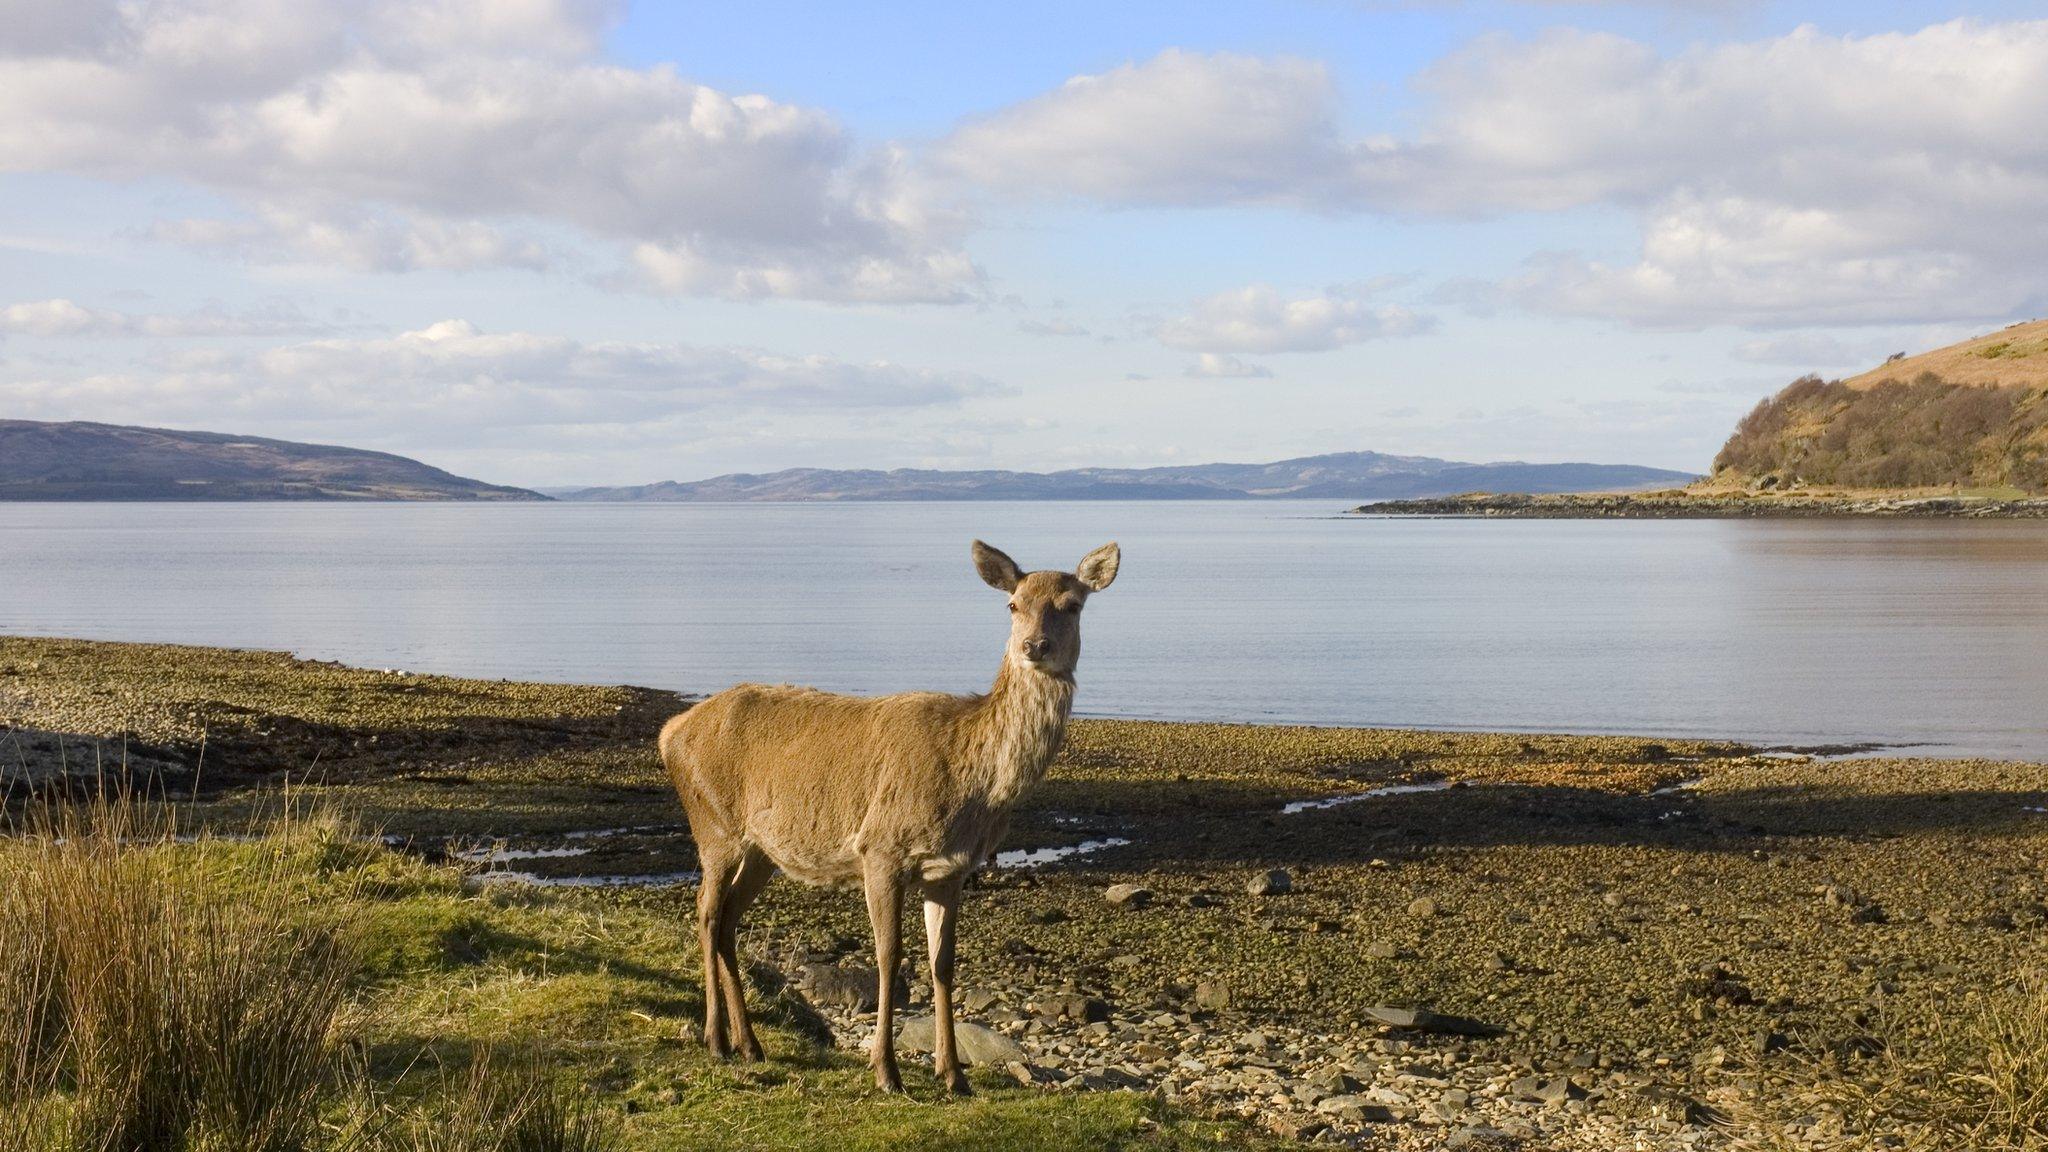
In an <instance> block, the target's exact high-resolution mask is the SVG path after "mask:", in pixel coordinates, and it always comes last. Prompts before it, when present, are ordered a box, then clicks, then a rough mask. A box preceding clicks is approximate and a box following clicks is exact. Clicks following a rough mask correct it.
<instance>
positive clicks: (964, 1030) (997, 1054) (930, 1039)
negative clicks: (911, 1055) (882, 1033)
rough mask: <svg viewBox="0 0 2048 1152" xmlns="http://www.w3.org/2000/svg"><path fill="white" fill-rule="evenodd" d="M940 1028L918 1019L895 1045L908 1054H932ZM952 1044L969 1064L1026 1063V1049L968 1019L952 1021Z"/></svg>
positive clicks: (926, 1019) (905, 1026)
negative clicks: (930, 1052)
mask: <svg viewBox="0 0 2048 1152" xmlns="http://www.w3.org/2000/svg"><path fill="white" fill-rule="evenodd" d="M936 1035H937V1029H936V1028H935V1027H934V1026H933V1023H932V1018H931V1017H929V1016H915V1017H912V1018H910V1019H908V1020H905V1021H904V1022H903V1028H902V1030H901V1031H899V1032H897V1033H896V1043H897V1045H898V1046H899V1047H901V1048H902V1049H903V1050H904V1051H906V1052H929V1051H931V1050H932V1046H933V1045H934V1044H935V1043H937V1041H936V1039H935V1036H936ZM953 1044H954V1046H955V1048H956V1049H957V1050H958V1052H959V1054H960V1059H961V1060H963V1061H965V1062H966V1063H969V1064H985V1065H990V1066H1005V1065H1009V1064H1022V1063H1023V1062H1024V1057H1025V1052H1024V1046H1023V1045H1022V1044H1019V1043H1017V1042H1016V1041H1015V1040H1012V1039H1010V1038H1009V1037H1008V1036H1005V1035H1003V1034H1002V1033H1000V1032H997V1031H995V1030H994V1029H991V1028H984V1027H982V1026H981V1025H979V1024H973V1023H970V1022H968V1021H966V1020H955V1021H953Z"/></svg>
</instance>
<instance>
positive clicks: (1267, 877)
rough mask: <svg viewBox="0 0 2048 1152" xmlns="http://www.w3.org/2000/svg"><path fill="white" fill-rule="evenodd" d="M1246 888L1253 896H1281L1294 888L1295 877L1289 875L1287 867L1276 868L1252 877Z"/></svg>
mask: <svg viewBox="0 0 2048 1152" xmlns="http://www.w3.org/2000/svg"><path fill="white" fill-rule="evenodd" d="M1244 890H1245V892H1247V893H1248V894H1250V895H1253V896H1279V895H1281V894H1282V893H1286V892H1291V891H1293V890H1294V877H1292V876H1289V875H1288V874H1287V869H1285V868H1275V869H1273V870H1272V871H1270V872H1262V873H1260V874H1259V875H1257V876H1254V877H1252V878H1251V880H1250V881H1249V882H1247V883H1246V884H1245V886H1244Z"/></svg>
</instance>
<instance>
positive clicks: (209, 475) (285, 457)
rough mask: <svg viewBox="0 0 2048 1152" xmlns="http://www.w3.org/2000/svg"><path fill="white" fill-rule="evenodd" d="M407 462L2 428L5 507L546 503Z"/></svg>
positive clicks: (317, 449)
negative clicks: (31, 503)
mask: <svg viewBox="0 0 2048 1152" xmlns="http://www.w3.org/2000/svg"><path fill="white" fill-rule="evenodd" d="M545 499H547V497H545V496H542V495H540V494H539V493H537V492H529V491H527V490H526V489H524V488H511V487H507V486H504V485H500V484H485V483H483V482H482V481H480V480H471V479H468V478H466V477H462V476H457V475H454V474H453V473H450V472H444V471H442V470H441V469H439V468H434V467H431V466H429V465H426V464H422V463H420V462H419V461H417V460H413V459H409V458H407V457H404V456H394V455H392V454H390V453H388V452H368V451H364V450H363V449H360V448H342V447H337V446H334V445H328V444H300V443H295V442H293V441H290V440H268V439H265V438H263V437H260V436H232V435H227V434H224V433H220V432H181V431H175V430H172V429H168V428H135V427H128V426H125V425H119V424H95V423H90V422H86V421H72V422H68V423H45V422H42V421H36V420H0V500H545Z"/></svg>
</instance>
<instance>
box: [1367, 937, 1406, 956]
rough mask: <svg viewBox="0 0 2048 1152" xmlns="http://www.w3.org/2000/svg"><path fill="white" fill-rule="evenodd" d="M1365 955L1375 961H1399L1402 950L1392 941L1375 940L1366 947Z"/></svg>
mask: <svg viewBox="0 0 2048 1152" xmlns="http://www.w3.org/2000/svg"><path fill="white" fill-rule="evenodd" d="M1365 954H1366V955H1367V956H1370V957H1372V958H1373V959H1375V960H1398V959H1400V957H1401V954H1402V949H1401V946H1400V945H1399V944H1396V943H1394V942H1393V941H1392V940H1375V941H1373V942H1372V943H1370V944H1367V945H1366V946H1365Z"/></svg>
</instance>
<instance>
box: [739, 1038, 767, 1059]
mask: <svg viewBox="0 0 2048 1152" xmlns="http://www.w3.org/2000/svg"><path fill="white" fill-rule="evenodd" d="M739 1057H740V1059H742V1060H744V1061H746V1062H747V1063H749V1064H759V1063H760V1062H761V1061H763V1060H766V1059H767V1058H768V1054H767V1053H765V1052H763V1051H761V1042H760V1041H759V1040H753V1039H749V1040H748V1041H747V1042H746V1043H745V1044H742V1045H740V1051H739Z"/></svg>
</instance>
